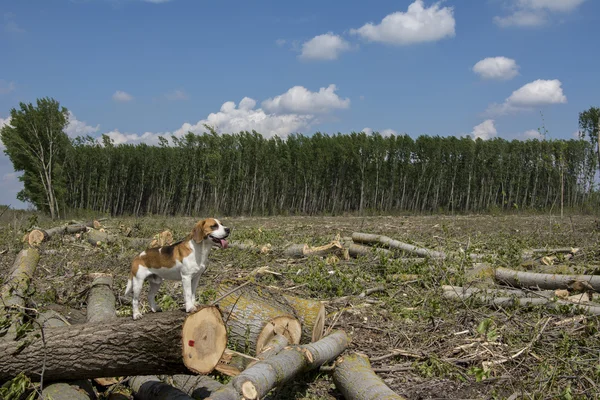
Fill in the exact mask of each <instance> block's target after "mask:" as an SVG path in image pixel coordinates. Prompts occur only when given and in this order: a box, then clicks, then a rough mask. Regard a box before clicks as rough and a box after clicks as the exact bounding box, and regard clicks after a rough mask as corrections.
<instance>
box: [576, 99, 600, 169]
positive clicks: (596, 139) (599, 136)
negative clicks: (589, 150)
mask: <svg viewBox="0 0 600 400" xmlns="http://www.w3.org/2000/svg"><path fill="white" fill-rule="evenodd" d="M586 136H587V137H589V139H590V142H592V144H593V145H595V146H596V156H597V157H598V167H599V168H600V108H598V107H590V108H589V110H585V111H583V112H580V113H579V137H580V138H581V139H583V138H585V137H586Z"/></svg>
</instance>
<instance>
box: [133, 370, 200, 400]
mask: <svg viewBox="0 0 600 400" xmlns="http://www.w3.org/2000/svg"><path fill="white" fill-rule="evenodd" d="M129 387H130V388H131V389H132V390H133V392H134V396H133V398H134V399H139V400H167V399H168V400H193V399H192V398H191V397H190V396H188V395H187V394H186V393H184V392H183V391H181V390H179V389H177V388H175V387H173V386H171V385H168V384H166V383H164V382H162V381H161V380H160V379H158V377H157V376H155V375H147V376H134V377H133V378H131V379H130V380H129Z"/></svg>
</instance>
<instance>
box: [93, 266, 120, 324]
mask: <svg viewBox="0 0 600 400" xmlns="http://www.w3.org/2000/svg"><path fill="white" fill-rule="evenodd" d="M93 277H94V280H93V282H92V284H91V286H90V292H89V295H88V301H87V322H88V323H95V322H100V321H110V320H112V319H115V318H117V313H116V310H115V294H114V293H113V290H112V285H113V278H112V275H110V274H95V276H93Z"/></svg>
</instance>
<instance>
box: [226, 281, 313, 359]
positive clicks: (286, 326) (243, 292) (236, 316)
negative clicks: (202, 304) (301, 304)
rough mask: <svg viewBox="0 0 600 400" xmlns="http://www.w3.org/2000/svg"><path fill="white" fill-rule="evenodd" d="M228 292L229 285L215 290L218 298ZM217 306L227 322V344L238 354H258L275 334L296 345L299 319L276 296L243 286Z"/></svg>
mask: <svg viewBox="0 0 600 400" xmlns="http://www.w3.org/2000/svg"><path fill="white" fill-rule="evenodd" d="M231 289H232V287H231V286H229V285H221V286H219V289H218V296H221V295H223V294H226V293H227V292H229V291H231ZM217 304H218V306H219V308H220V309H221V310H223V313H224V316H225V319H226V320H227V328H228V330H229V333H230V340H231V342H232V343H235V344H236V345H237V349H238V350H239V349H242V350H243V351H244V352H245V353H247V354H258V353H260V351H261V349H262V347H263V346H264V345H265V344H266V343H267V342H268V341H269V340H270V339H271V338H272V337H273V336H274V335H275V334H280V335H284V336H286V337H287V338H288V340H289V341H290V343H292V344H298V343H300V339H301V336H302V326H301V323H300V318H298V317H297V316H296V312H295V310H294V308H293V307H292V306H291V305H290V304H289V303H288V301H287V300H286V298H285V297H284V296H283V295H281V294H279V293H276V292H271V291H268V290H266V289H263V288H255V287H248V286H246V287H244V288H242V289H240V290H238V291H236V292H233V293H231V294H229V295H228V296H226V297H223V298H222V299H221V300H219V301H218V302H217ZM245 347H248V348H245Z"/></svg>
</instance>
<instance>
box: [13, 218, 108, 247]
mask: <svg viewBox="0 0 600 400" xmlns="http://www.w3.org/2000/svg"><path fill="white" fill-rule="evenodd" d="M101 226H102V225H101V224H100V221H98V220H93V221H89V222H86V223H82V224H67V225H61V226H57V227H54V228H50V229H42V228H34V229H33V230H31V232H29V233H27V234H26V235H25V236H24V237H23V242H26V243H29V245H30V246H39V245H40V244H41V243H42V242H45V241H47V240H50V239H51V238H52V237H55V236H62V235H66V234H76V233H80V232H86V231H88V230H89V229H91V228H94V229H100V227H101Z"/></svg>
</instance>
